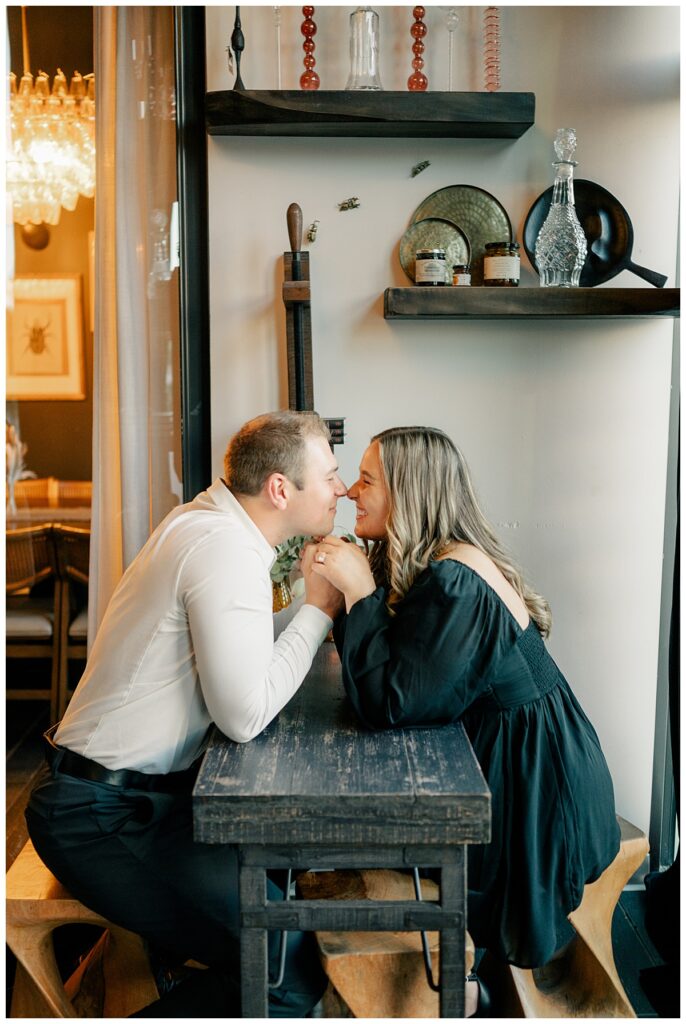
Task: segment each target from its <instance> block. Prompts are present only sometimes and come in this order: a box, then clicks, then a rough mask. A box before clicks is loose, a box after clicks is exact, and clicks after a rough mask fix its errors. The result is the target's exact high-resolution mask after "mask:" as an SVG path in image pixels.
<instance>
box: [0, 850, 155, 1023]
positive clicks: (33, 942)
mask: <svg viewBox="0 0 686 1024" xmlns="http://www.w3.org/2000/svg"><path fill="white" fill-rule="evenodd" d="M6 897H7V930H6V939H7V945H8V946H9V947H10V949H11V950H12V952H13V953H14V955H15V957H16V958H17V973H16V977H15V984H14V991H13V996H12V1010H11V1016H12V1017H38V1018H44V1017H128V1016H129V1015H130V1014H131V1013H134V1012H135V1011H136V1010H139V1009H141V1008H142V1007H143V1006H146V1005H147V1004H148V1003H151V1002H153V1001H154V1000H155V999H157V998H158V993H157V987H156V985H155V981H154V979H153V976H152V974H151V972H150V965H149V962H148V957H147V955H146V953H145V950H144V948H143V942H142V940H141V938H140V937H139V936H138V935H134V934H133V933H132V932H129V931H126V930H125V929H124V928H119V927H117V926H116V925H113V924H111V923H110V922H109V921H107V920H105V918H103V917H102V916H101V915H100V914H96V913H94V911H92V910H89V909H88V907H85V906H84V905H83V904H82V903H80V902H79V901H78V900H77V899H74V897H73V896H71V894H70V893H69V892H67V890H66V889H65V888H64V886H62V885H61V884H60V883H59V882H58V881H57V879H56V878H55V876H54V875H53V874H52V873H51V872H50V871H49V870H48V869H47V868H46V867H45V865H44V864H43V862H42V861H41V859H40V857H39V856H38V854H37V853H36V851H35V849H34V848H33V844H32V843H31V841H30V840H29V841H28V842H27V843H26V845H25V846H24V848H23V850H22V851H21V853H20V854H19V856H18V857H17V859H16V860H15V862H14V864H13V865H12V867H11V868H10V870H9V871H8V872H7V878H6ZM65 924H90V925H97V926H99V927H101V928H103V929H106V931H105V932H104V933H103V934H102V936H101V937H100V939H99V940H98V941H97V943H96V944H95V946H94V947H93V949H92V950H91V951H90V953H89V954H88V955H87V956H86V957H85V958H84V960H83V962H82V963H81V964H80V965H79V967H78V969H77V970H76V971H75V972H74V974H73V975H72V976H71V978H69V979H68V981H67V982H66V984H65V983H63V982H62V979H61V977H60V974H59V971H58V969H57V963H56V960H55V952H54V948H53V935H52V933H53V931H54V930H55V929H56V928H59V927H61V926H62V925H65ZM87 981H88V984H87V983H86V982H87Z"/></svg>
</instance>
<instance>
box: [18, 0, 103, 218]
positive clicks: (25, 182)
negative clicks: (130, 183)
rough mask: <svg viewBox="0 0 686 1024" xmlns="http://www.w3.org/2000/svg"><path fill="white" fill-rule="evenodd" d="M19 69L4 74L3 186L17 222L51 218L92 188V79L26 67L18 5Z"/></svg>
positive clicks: (91, 193)
mask: <svg viewBox="0 0 686 1024" xmlns="http://www.w3.org/2000/svg"><path fill="white" fill-rule="evenodd" d="M22 34H23V42H24V74H23V75H22V77H21V79H20V81H19V86H18V87H17V80H16V75H14V74H10V143H9V145H8V148H7V178H6V181H7V191H8V192H9V193H10V195H11V197H12V208H13V219H14V220H15V222H16V223H17V224H42V223H45V224H57V223H58V222H59V219H60V213H61V210H62V207H64V209H65V210H73V209H74V208H75V207H76V203H77V201H78V198H79V196H80V195H82V196H86V197H88V198H90V197H91V196H92V195H93V194H94V192H95V81H94V77H93V75H86V76H85V77H82V76H81V75H80V74H79V72H78V71H76V72H74V76H73V78H72V80H71V83H70V84H69V86H68V87H67V79H66V78H65V76H64V74H63V72H62V71H61V70H60V69H59V68H58V70H57V74H56V75H55V78H54V80H53V85H52V89H50V79H49V77H48V75H46V73H45V72H44V71H39V73H38V75H37V76H36V80H35V82H34V79H33V75H32V74H31V72H30V71H29V61H28V45H27V43H26V24H25V18H24V8H22Z"/></svg>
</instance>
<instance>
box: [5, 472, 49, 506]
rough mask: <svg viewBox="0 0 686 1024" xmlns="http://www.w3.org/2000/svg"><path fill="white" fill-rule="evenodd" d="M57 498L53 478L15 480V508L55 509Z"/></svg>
mask: <svg viewBox="0 0 686 1024" xmlns="http://www.w3.org/2000/svg"><path fill="white" fill-rule="evenodd" d="M57 497H58V487H57V480H56V479H55V477H54V476H46V477H41V478H39V479H37V480H17V482H16V483H15V485H14V500H15V501H16V503H17V508H22V506H24V507H26V506H28V507H29V508H56V507H57Z"/></svg>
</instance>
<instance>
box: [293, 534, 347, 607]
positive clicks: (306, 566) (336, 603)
mask: <svg viewBox="0 0 686 1024" xmlns="http://www.w3.org/2000/svg"><path fill="white" fill-rule="evenodd" d="M315 551H316V545H315V544H306V545H305V547H304V548H303V550H302V554H301V555H300V568H301V570H302V574H303V577H304V579H305V604H313V605H314V606H315V608H320V609H321V610H322V611H323V612H325V613H326V614H327V615H328V616H329V617H330V618H332V619H335V618H336V616H337V615H338V614H339V612H341V611H342V610H343V604H344V599H343V594H342V593H341V591H340V590H338V589H337V588H336V587H335V586H334V585H333V584H332V583H330V582H329V581H328V580H327V579H326V578H325V577H324V576H322V575H317V574H316V573H314V572H313V571H312V567H313V564H314V554H315Z"/></svg>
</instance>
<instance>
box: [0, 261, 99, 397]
mask: <svg viewBox="0 0 686 1024" xmlns="http://www.w3.org/2000/svg"><path fill="white" fill-rule="evenodd" d="M85 397H86V390H85V373H84V351H83V308H82V283H81V275H80V274H41V275H36V276H34V277H22V276H18V277H16V278H15V279H14V307H13V308H12V309H10V310H9V311H8V329H7V398H8V399H11V400H17V401H45V400H50V399H54V400H57V401H73V400H78V399H83V398H85Z"/></svg>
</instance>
